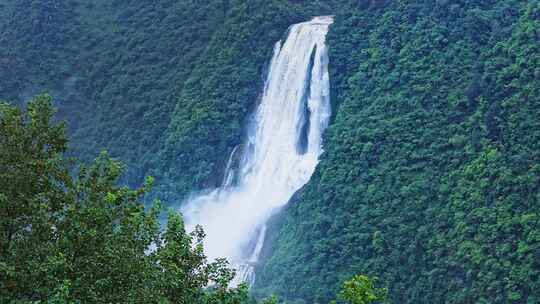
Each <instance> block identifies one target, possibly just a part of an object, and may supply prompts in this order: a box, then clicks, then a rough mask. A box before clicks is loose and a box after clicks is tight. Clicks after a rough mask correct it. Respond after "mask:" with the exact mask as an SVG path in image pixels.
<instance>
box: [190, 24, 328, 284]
mask: <svg viewBox="0 0 540 304" xmlns="http://www.w3.org/2000/svg"><path fill="white" fill-rule="evenodd" d="M332 22H333V20H332V17H329V16H327V17H316V18H314V19H312V20H311V21H308V22H303V23H298V24H295V25H293V26H291V28H290V29H289V33H288V37H287V39H286V40H285V42H283V43H282V42H277V43H276V45H275V47H274V54H273V57H272V60H271V62H270V67H269V71H268V75H267V79H266V81H265V86H264V91H263V95H262V100H261V103H260V105H259V106H258V109H257V111H256V113H255V115H254V117H253V122H252V124H251V127H250V129H249V132H248V138H247V142H246V143H245V145H244V147H243V149H241V150H242V151H241V152H239V151H237V150H238V149H237V148H235V149H234V150H233V152H232V153H231V157H230V159H229V162H228V164H227V172H225V176H224V182H223V184H222V186H221V187H220V188H219V189H216V190H214V191H211V192H210V193H208V194H204V195H200V196H197V197H194V198H191V199H190V200H189V201H188V202H187V203H186V204H185V206H184V207H183V208H182V212H183V213H184V216H185V218H186V223H187V225H188V228H190V227H193V226H194V225H196V224H200V225H202V226H203V228H204V230H205V232H206V234H207V236H206V239H205V243H204V245H205V252H206V254H207V256H208V258H209V259H210V260H213V259H215V258H219V257H224V258H227V260H228V261H229V262H230V263H231V264H232V266H233V267H234V268H235V269H236V270H237V276H236V278H235V282H236V284H237V283H238V282H242V281H245V282H247V283H248V284H252V283H253V280H254V273H253V267H254V264H255V263H257V261H258V258H259V254H260V252H261V249H262V246H263V243H264V239H265V233H266V221H267V220H268V218H269V217H270V216H271V215H272V214H273V213H274V212H276V211H277V210H278V209H279V208H280V207H282V206H284V205H285V204H287V202H288V201H289V200H290V198H291V197H292V196H293V194H294V193H295V192H296V191H297V190H298V189H300V188H301V187H302V186H303V185H305V184H306V183H307V182H308V181H309V179H310V177H311V175H312V174H313V172H314V170H315V167H316V166H317V163H318V158H319V156H320V154H321V153H322V142H321V136H322V132H323V131H324V129H325V128H326V126H327V125H328V120H329V117H330V97H329V78H328V55H327V48H326V45H325V38H326V33H327V31H328V27H329V26H330V24H332ZM236 153H242V154H241V155H242V156H241V158H240V161H239V164H238V166H237V168H234V166H232V165H231V163H232V162H233V158H234V157H235V155H234V154H236Z"/></svg>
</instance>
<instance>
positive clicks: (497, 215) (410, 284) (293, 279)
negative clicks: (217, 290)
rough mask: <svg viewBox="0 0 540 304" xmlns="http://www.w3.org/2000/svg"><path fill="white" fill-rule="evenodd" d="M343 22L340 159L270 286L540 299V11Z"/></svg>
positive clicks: (390, 13) (413, 11)
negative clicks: (368, 284)
mask: <svg viewBox="0 0 540 304" xmlns="http://www.w3.org/2000/svg"><path fill="white" fill-rule="evenodd" d="M336 20H337V22H336V25H335V26H334V27H333V29H332V31H331V34H330V37H329V44H330V49H331V68H332V69H333V77H332V79H333V81H334V95H335V97H334V103H337V104H338V105H339V108H338V111H337V114H336V117H335V121H334V123H333V124H332V126H331V127H330V130H329V131H328V133H327V138H326V142H325V146H326V154H325V155H324V156H323V159H322V161H321V163H320V165H319V168H318V170H317V173H316V175H315V176H314V177H313V178H312V179H311V182H310V183H309V184H308V185H307V186H306V187H305V189H304V190H303V191H302V192H301V193H300V195H299V197H298V199H296V200H295V201H294V202H293V204H291V205H290V206H289V208H287V210H285V211H284V212H283V217H284V218H282V219H281V220H280V223H279V224H276V225H275V226H276V227H275V230H276V231H275V232H274V235H273V237H272V238H273V239H274V240H275V242H274V244H273V245H272V247H273V248H272V250H273V252H272V253H271V254H270V256H269V259H268V260H267V261H266V262H265V263H264V265H262V266H261V267H260V268H261V269H260V270H259V281H258V282H259V285H258V286H259V287H260V288H261V290H263V291H266V292H277V293H280V294H284V295H286V296H287V297H288V298H290V299H297V298H300V299H304V300H306V302H305V303H326V300H327V299H329V298H331V296H332V295H333V292H334V291H336V290H337V286H338V282H340V281H342V280H343V279H344V278H345V277H347V276H348V275H351V274H353V273H356V272H364V273H369V274H373V275H377V276H379V278H380V279H381V280H382V281H383V282H385V285H386V286H388V288H389V289H390V295H391V298H392V299H393V301H394V303H538V301H540V295H539V293H538V292H539V290H540V281H539V280H540V226H539V223H540V222H539V221H540V213H539V211H540V191H539V190H540V184H539V178H540V171H539V170H540V167H539V165H538V164H539V161H540V146H539V142H540V120H539V119H538V117H539V116H538V115H539V114H540V112H539V110H540V78H539V77H540V43H538V42H539V41H540V40H539V39H540V36H539V34H540V32H539V29H540V5H539V2H538V1H528V3H527V2H524V1H437V2H431V1H417V2H409V3H406V2H398V1H396V2H394V3H391V4H389V5H388V6H387V7H385V8H384V9H379V10H374V9H368V10H358V11H352V12H351V11H345V12H343V13H340V14H339V15H338V16H337V18H336ZM301 303H303V302H301Z"/></svg>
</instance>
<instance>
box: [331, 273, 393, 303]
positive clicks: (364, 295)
mask: <svg viewBox="0 0 540 304" xmlns="http://www.w3.org/2000/svg"><path fill="white" fill-rule="evenodd" d="M387 293H388V290H387V289H386V288H377V287H375V280H374V279H372V278H370V277H368V276H365V275H362V274H359V275H356V276H354V277H352V278H351V279H350V280H348V281H345V283H343V289H342V290H341V293H340V294H339V295H340V297H341V298H342V299H343V300H345V301H347V302H348V303H350V304H369V303H374V302H378V301H383V300H384V299H386V295H387Z"/></svg>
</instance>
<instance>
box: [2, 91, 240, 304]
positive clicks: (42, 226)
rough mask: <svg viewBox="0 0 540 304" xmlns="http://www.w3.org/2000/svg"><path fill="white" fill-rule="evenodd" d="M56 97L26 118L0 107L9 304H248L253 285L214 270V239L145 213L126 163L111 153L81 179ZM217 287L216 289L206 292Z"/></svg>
mask: <svg viewBox="0 0 540 304" xmlns="http://www.w3.org/2000/svg"><path fill="white" fill-rule="evenodd" d="M52 114H53V109H52V103H51V98H50V96H46V95H42V96H38V97H36V99H35V100H33V101H31V102H30V103H29V104H28V110H27V111H26V112H24V113H23V112H22V111H21V110H19V109H18V108H16V107H14V106H10V105H8V104H6V103H0V153H1V155H2V158H1V159H0V168H1V170H0V213H1V214H2V216H1V217H0V302H2V303H209V304H210V303H214V304H218V303H229V304H233V303H243V302H245V301H246V300H247V289H246V286H244V285H241V286H240V287H238V288H232V289H231V288H228V285H229V282H230V280H231V279H232V277H233V272H232V271H231V270H229V269H228V268H227V264H226V262H225V261H223V260H219V261H216V262H213V263H208V262H207V261H206V257H205V256H204V254H203V247H202V240H203V238H204V232H202V230H201V229H200V228H198V229H196V230H195V231H193V232H191V233H187V232H186V231H185V230H184V225H183V222H182V218H181V217H180V215H178V214H176V213H171V214H170V215H169V218H168V221H167V226H166V228H165V229H164V231H163V232H160V225H159V221H158V214H159V210H160V209H159V205H156V206H155V207H153V208H151V209H150V210H147V211H145V209H144V205H143V204H142V203H141V202H140V198H141V196H142V195H143V194H144V193H145V192H146V191H147V190H148V188H149V187H150V186H151V183H152V180H151V179H149V180H148V181H147V183H146V184H145V186H144V187H143V188H140V189H135V190H132V189H129V188H128V187H124V186H118V185H117V181H118V177H119V176H120V174H121V172H122V165H121V164H120V163H118V162H117V161H114V160H113V159H111V158H110V157H109V156H108V155H107V154H105V153H102V154H100V156H99V157H98V158H97V159H96V161H95V162H94V163H93V164H92V165H90V166H82V167H80V170H79V173H78V176H77V177H76V178H73V177H72V176H71V175H70V173H69V171H70V170H69V169H70V166H71V165H72V164H73V160H70V159H66V158H64V157H63V156H62V154H63V153H64V152H65V151H66V145H67V138H66V135H65V132H64V130H65V128H64V125H63V124H52V123H51V119H52ZM210 282H214V284H213V287H212V288H209V289H207V288H206V286H207V285H208V284H209V283H210Z"/></svg>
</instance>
